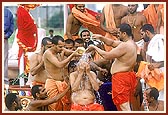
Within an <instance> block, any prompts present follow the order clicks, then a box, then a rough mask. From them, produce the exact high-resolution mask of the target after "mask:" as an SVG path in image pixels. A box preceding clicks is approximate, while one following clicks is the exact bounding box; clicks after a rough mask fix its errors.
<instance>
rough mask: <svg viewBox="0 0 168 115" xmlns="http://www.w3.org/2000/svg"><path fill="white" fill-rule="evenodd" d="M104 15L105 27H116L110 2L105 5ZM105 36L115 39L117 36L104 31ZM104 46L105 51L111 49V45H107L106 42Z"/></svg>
mask: <svg viewBox="0 0 168 115" xmlns="http://www.w3.org/2000/svg"><path fill="white" fill-rule="evenodd" d="M104 15H105V19H106V28H110V29H112V28H116V24H115V21H114V12H113V6H112V4H107V5H105V7H104ZM105 37H107V38H111V39H113V40H117V38H116V37H115V36H113V35H112V34H110V33H108V32H106V34H105ZM104 46H105V50H106V51H110V50H111V49H112V47H111V46H107V45H106V44H105V45H104Z"/></svg>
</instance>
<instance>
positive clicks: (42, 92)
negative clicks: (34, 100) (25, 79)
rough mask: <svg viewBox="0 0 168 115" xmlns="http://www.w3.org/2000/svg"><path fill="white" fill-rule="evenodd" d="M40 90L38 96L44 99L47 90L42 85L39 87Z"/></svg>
mask: <svg viewBox="0 0 168 115" xmlns="http://www.w3.org/2000/svg"><path fill="white" fill-rule="evenodd" d="M39 89H40V92H39V97H40V99H45V98H47V91H46V89H45V88H44V87H39Z"/></svg>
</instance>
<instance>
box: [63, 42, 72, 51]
mask: <svg viewBox="0 0 168 115" xmlns="http://www.w3.org/2000/svg"><path fill="white" fill-rule="evenodd" d="M65 48H66V49H69V50H73V48H74V47H73V44H66V43H65Z"/></svg>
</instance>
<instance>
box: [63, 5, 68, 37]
mask: <svg viewBox="0 0 168 115" xmlns="http://www.w3.org/2000/svg"><path fill="white" fill-rule="evenodd" d="M67 18H68V5H67V4H64V34H65V32H66V23H67Z"/></svg>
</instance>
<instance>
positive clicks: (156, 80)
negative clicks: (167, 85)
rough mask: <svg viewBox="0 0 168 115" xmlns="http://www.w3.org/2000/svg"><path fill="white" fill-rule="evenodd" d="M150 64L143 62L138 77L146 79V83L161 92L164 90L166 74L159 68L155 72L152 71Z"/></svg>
mask: <svg viewBox="0 0 168 115" xmlns="http://www.w3.org/2000/svg"><path fill="white" fill-rule="evenodd" d="M148 64H149V63H148V62H145V61H141V63H140V65H139V68H138V72H137V76H138V77H141V78H144V79H145V82H146V83H147V84H148V85H149V86H150V87H155V88H157V89H158V90H159V91H161V90H162V89H163V88H164V73H163V72H161V71H160V70H159V68H155V69H154V70H152V71H150V70H149V69H148Z"/></svg>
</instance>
